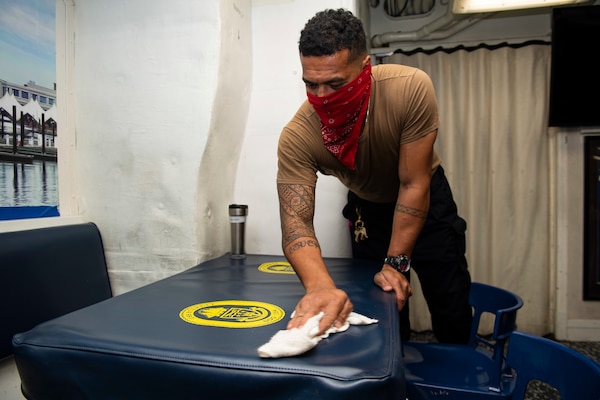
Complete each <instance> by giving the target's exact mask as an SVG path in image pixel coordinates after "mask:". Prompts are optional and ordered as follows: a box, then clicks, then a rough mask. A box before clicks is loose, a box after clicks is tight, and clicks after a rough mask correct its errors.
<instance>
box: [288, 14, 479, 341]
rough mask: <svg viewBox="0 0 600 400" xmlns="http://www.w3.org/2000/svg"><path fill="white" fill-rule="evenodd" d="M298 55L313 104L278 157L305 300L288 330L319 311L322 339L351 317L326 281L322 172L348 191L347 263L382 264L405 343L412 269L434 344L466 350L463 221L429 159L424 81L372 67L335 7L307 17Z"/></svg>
mask: <svg viewBox="0 0 600 400" xmlns="http://www.w3.org/2000/svg"><path fill="white" fill-rule="evenodd" d="M299 50H300V61H301V64H302V80H303V81H304V83H305V85H306V91H307V97H308V100H307V101H306V102H304V104H302V105H301V107H300V109H299V110H298V111H297V113H296V115H295V116H294V117H293V118H292V120H291V121H290V122H289V123H288V124H287V125H286V126H285V128H284V129H283V131H282V133H281V136H280V139H279V147H278V158H279V161H278V173H277V190H278V195H279V204H280V217H281V229H282V246H283V251H284V254H285V256H286V257H287V259H288V260H289V262H290V264H291V265H292V266H293V268H294V270H295V271H296V274H297V275H298V277H299V278H300V280H301V282H302V284H303V285H304V288H305V290H306V294H305V295H304V296H303V297H302V299H300V301H299V302H298V304H297V306H296V309H295V316H294V318H293V319H292V320H290V322H289V324H288V329H291V328H294V327H301V326H303V325H304V323H306V321H307V319H308V318H310V317H312V316H314V315H316V314H318V313H319V312H321V311H323V312H324V315H323V317H322V319H321V321H320V325H319V329H320V332H319V333H323V332H324V331H325V330H326V329H327V328H329V327H330V326H332V325H333V326H336V327H339V326H341V324H342V323H343V322H344V321H345V320H346V317H347V316H348V314H349V313H350V312H351V311H352V310H353V306H352V302H351V300H350V299H349V298H348V295H347V294H346V293H345V292H344V291H342V290H340V289H338V288H337V287H336V285H335V282H334V281H333V279H332V278H331V276H330V275H329V272H328V270H327V267H326V265H325V263H324V261H323V258H322V255H321V250H320V246H319V242H318V240H317V238H316V234H315V231H314V226H313V217H314V207H315V187H316V181H317V172H320V173H322V174H327V175H333V176H335V177H337V178H338V179H339V180H340V181H341V182H342V183H343V184H344V185H345V186H347V187H348V189H349V193H348V204H347V205H346V207H345V208H344V211H343V213H344V216H346V217H347V218H348V219H349V220H350V226H351V229H350V230H351V232H350V236H351V239H352V253H353V257H355V258H365V259H373V260H377V261H380V262H381V263H382V267H381V271H379V272H378V273H377V274H376V275H375V277H374V282H375V283H376V284H377V285H378V286H380V287H381V289H382V290H384V291H393V292H394V294H395V298H396V302H397V306H398V310H400V311H401V312H400V323H401V335H402V339H403V340H408V339H409V338H410V323H409V320H408V298H409V297H410V296H411V295H412V289H411V287H410V284H409V270H410V267H411V265H412V268H414V270H415V271H416V272H417V273H418V274H419V280H420V281H421V286H422V288H423V294H424V296H425V299H426V300H427V303H428V307H429V309H430V312H431V314H432V325H433V331H434V333H435V335H436V337H437V339H438V340H439V341H440V342H453V343H465V342H466V341H467V340H468V336H469V331H470V326H471V319H472V317H471V308H470V306H469V304H468V296H469V288H470V282H471V279H470V275H469V271H468V269H467V262H466V259H465V256H464V253H465V230H466V223H465V221H464V220H463V219H462V218H460V217H459V216H458V215H457V211H456V205H455V203H454V200H453V198H452V193H451V190H450V187H449V185H448V182H447V180H446V178H445V176H444V172H443V169H442V167H441V166H440V159H439V157H438V156H437V154H436V152H435V151H434V143H435V139H436V136H437V129H438V126H439V119H438V110H437V103H436V99H435V93H434V89H433V85H432V83H431V80H430V79H429V77H428V76H427V75H426V74H425V73H424V72H423V71H421V70H418V69H416V68H412V67H407V66H401V65H380V66H375V67H371V59H370V56H369V54H368V52H367V47H366V37H365V32H364V29H363V26H362V23H361V22H360V20H359V19H358V18H356V17H355V16H354V15H352V13H350V12H349V11H346V10H342V9H339V10H325V11H322V12H319V13H317V14H316V15H315V16H314V17H313V18H311V19H310V20H309V21H308V22H307V24H306V25H305V27H304V29H303V30H302V32H301V34H300V41H299Z"/></svg>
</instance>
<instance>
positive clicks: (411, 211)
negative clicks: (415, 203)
mask: <svg viewBox="0 0 600 400" xmlns="http://www.w3.org/2000/svg"><path fill="white" fill-rule="evenodd" d="M396 212H399V213H402V214H407V215H410V216H412V217H415V218H421V219H425V218H427V211H423V210H419V209H418V208H412V207H408V206H405V205H402V204H396Z"/></svg>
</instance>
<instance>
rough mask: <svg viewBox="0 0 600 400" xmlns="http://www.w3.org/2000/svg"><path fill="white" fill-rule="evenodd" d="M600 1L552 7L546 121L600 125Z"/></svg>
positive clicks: (565, 124)
mask: <svg viewBox="0 0 600 400" xmlns="http://www.w3.org/2000/svg"><path fill="white" fill-rule="evenodd" d="M599 56H600V5H597V6H576V7H557V8H554V9H553V10H552V58H551V64H550V65H551V70H550V106H549V125H550V126H557V127H579V126H581V127H589V126H600V61H599V59H598V58H599Z"/></svg>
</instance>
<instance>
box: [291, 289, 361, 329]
mask: <svg viewBox="0 0 600 400" xmlns="http://www.w3.org/2000/svg"><path fill="white" fill-rule="evenodd" d="M353 309H354V306H353V305H352V302H351V301H350V299H349V298H348V295H347V294H346V292H344V291H343V290H340V289H338V288H336V287H335V286H333V287H330V286H327V287H319V288H313V289H309V290H307V292H306V294H305V295H304V296H303V297H302V298H301V299H300V301H299V302H298V304H297V305H296V309H295V311H294V318H292V319H291V320H290V322H289V323H288V325H287V329H292V328H301V327H302V326H304V324H306V321H308V319H309V318H311V317H314V316H315V315H317V314H319V313H320V312H321V311H322V312H323V318H321V321H320V322H319V332H318V333H317V335H322V334H323V333H325V331H327V329H329V328H331V327H332V326H334V327H336V328H340V327H341V326H342V325H343V324H344V323H345V322H346V319H347V318H348V315H349V314H350V313H351V312H352V311H353Z"/></svg>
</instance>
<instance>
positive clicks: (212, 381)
mask: <svg viewBox="0 0 600 400" xmlns="http://www.w3.org/2000/svg"><path fill="white" fill-rule="evenodd" d="M325 261H326V264H327V266H328V268H329V270H330V272H331V274H332V276H333V277H334V279H335V281H336V283H337V284H338V286H339V287H340V288H342V289H344V290H345V291H346V292H347V293H348V294H349V296H350V299H351V300H352V302H353V304H354V310H355V311H356V312H358V313H361V314H364V315H366V316H368V317H371V318H376V319H378V320H379V323H377V324H373V325H366V326H350V328H349V329H348V330H347V331H346V332H340V333H335V334H332V335H330V336H329V337H328V338H326V339H323V340H322V341H321V342H320V343H319V344H318V345H317V346H316V347H315V348H314V349H312V350H310V351H309V352H307V353H305V354H303V355H300V356H296V357H287V358H277V359H268V358H267V359H263V358H260V357H259V356H258V353H257V348H258V347H260V346H261V345H262V344H264V343H266V342H268V341H269V339H270V338H271V336H272V335H274V334H275V333H276V332H277V331H278V330H280V329H285V327H286V325H287V322H288V320H289V316H290V314H291V312H292V311H293V310H294V307H295V306H296V303H297V302H298V300H299V299H300V297H301V296H302V295H303V294H304V289H303V287H302V285H301V283H300V281H299V279H298V277H297V276H296V275H295V274H294V272H293V270H292V269H291V267H290V266H289V264H287V263H286V262H285V259H284V258H283V257H281V256H268V255H248V256H247V258H246V259H242V260H236V259H231V258H230V257H229V255H225V256H223V257H220V258H217V259H214V260H211V261H207V262H205V263H202V264H199V265H198V266H195V267H193V268H191V269H189V270H186V271H184V272H181V273H179V274H176V275H174V276H171V277H169V278H166V279H163V280H161V281H158V282H155V283H152V284H150V285H147V286H144V287H141V288H139V289H136V290H133V291H130V292H128V293H125V294H122V295H119V296H115V297H113V298H110V299H107V300H104V301H102V302H100V303H97V304H94V305H91V306H88V307H86V308H83V309H80V310H77V311H74V312H72V313H69V314H66V315H64V316H61V317H58V318H55V319H53V320H50V321H47V322H44V323H42V324H40V325H37V326H36V327H35V328H33V329H31V330H29V331H27V332H23V333H19V334H17V335H15V336H14V337H13V350H14V356H15V361H16V364H17V368H18V370H19V375H20V377H21V388H22V391H23V394H24V395H25V397H27V398H28V399H30V400H41V399H44V400H52V399H60V400H69V399H102V400H105V399H111V400H116V399H127V400H132V399H144V400H150V399H161V400H164V399H207V400H210V399H242V398H246V399H258V398H260V399H267V400H268V399H273V400H275V399H277V400H281V399H327V400H337V399H378V400H383V399H394V400H397V399H404V398H405V381H404V369H403V365H402V357H401V349H400V341H399V326H398V313H397V311H396V305H395V301H394V296H393V295H392V294H390V293H386V292H383V291H382V290H381V289H379V287H377V286H376V285H375V284H374V283H373V275H374V274H375V272H376V271H378V270H379V269H380V267H381V265H380V264H379V263H372V262H369V261H364V260H360V261H359V260H353V259H345V258H329V259H326V260H325ZM32 312H35V310H32Z"/></svg>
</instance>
